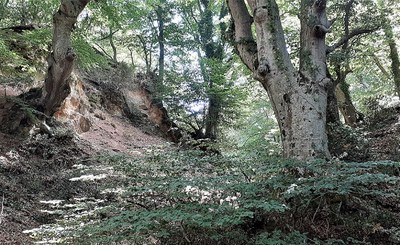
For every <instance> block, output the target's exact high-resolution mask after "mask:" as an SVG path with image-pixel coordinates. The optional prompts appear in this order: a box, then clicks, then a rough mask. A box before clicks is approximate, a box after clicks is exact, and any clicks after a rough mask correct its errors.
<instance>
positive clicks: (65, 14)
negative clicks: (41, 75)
mask: <svg viewBox="0 0 400 245" xmlns="http://www.w3.org/2000/svg"><path fill="white" fill-rule="evenodd" d="M89 1H90V0H61V5H60V8H59V10H58V11H57V12H56V13H55V14H54V15H53V41H52V53H51V54H50V55H49V57H48V60H47V62H48V72H47V77H46V79H45V86H44V94H43V101H42V104H43V106H44V111H45V113H46V114H47V115H52V114H53V113H54V112H56V111H57V108H58V107H59V106H60V105H61V103H62V102H63V100H64V99H65V98H66V97H67V96H68V94H69V92H70V85H69V81H68V79H69V77H70V75H71V72H72V69H73V66H74V60H75V57H76V55H75V53H74V51H73V49H72V45H71V33H72V30H73V28H74V24H75V23H76V21H77V18H78V15H79V14H80V13H81V12H82V10H83V9H84V8H85V6H86V5H87V4H88V3H89Z"/></svg>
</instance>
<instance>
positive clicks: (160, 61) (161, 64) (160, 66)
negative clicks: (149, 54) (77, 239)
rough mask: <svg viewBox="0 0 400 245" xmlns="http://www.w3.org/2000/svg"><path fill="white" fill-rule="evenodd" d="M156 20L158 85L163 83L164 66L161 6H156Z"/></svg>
mask: <svg viewBox="0 0 400 245" xmlns="http://www.w3.org/2000/svg"><path fill="white" fill-rule="evenodd" d="M156 13H157V21H158V46H159V48H160V53H159V57H158V86H160V87H161V86H162V85H163V83H164V66H165V37H164V18H163V9H162V7H161V6H158V7H157V10H156Z"/></svg>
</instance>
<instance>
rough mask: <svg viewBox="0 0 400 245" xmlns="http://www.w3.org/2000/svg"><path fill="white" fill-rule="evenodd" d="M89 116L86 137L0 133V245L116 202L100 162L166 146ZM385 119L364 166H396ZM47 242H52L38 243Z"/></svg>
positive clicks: (394, 130) (374, 132)
mask: <svg viewBox="0 0 400 245" xmlns="http://www.w3.org/2000/svg"><path fill="white" fill-rule="evenodd" d="M5 101H6V100H4V98H3V99H1V98H0V116H1V114H2V113H3V114H4V113H9V112H10V110H9V109H10V108H9V107H8V106H7V105H6V102H5ZM93 113H96V114H97V116H94V117H93V118H94V121H93V124H92V127H91V130H90V131H88V132H86V133H81V134H76V133H72V134H71V133H65V134H60V135H56V136H50V135H47V134H34V135H32V136H31V137H28V138H26V137H25V138H22V137H18V136H16V135H15V134H14V135H13V134H6V133H1V132H0V191H1V192H0V193H1V195H0V244H31V243H33V240H32V238H31V236H35V235H36V234H38V233H40V231H39V230H38V229H39V228H40V229H41V230H42V231H43V230H44V229H46V228H49V229H50V227H51V229H53V230H55V231H56V230H57V229H63V228H62V227H54V226H51V224H54V223H56V221H57V220H59V219H60V218H62V219H68V218H71V217H72V216H73V215H76V214H77V213H79V215H85V212H90V210H94V209H95V207H96V206H101V205H105V203H106V202H107V200H111V199H113V198H115V196H114V195H113V193H112V192H113V191H112V190H111V191H110V192H104V189H102V188H100V186H101V185H102V184H104V181H106V180H107V183H108V184H109V185H110V186H111V187H113V184H112V182H113V181H115V182H117V181H118V178H120V177H121V176H119V173H117V172H115V171H114V170H113V168H112V167H111V166H108V165H104V161H99V158H101V157H104V156H107V155H113V154H129V155H141V154H143V153H144V152H146V151H147V150H148V149H150V148H154V147H169V146H170V145H169V144H168V142H167V141H166V140H165V139H163V138H161V137H160V136H158V135H159V134H158V133H156V132H151V130H150V131H149V130H148V128H147V129H144V128H141V127H140V126H135V125H134V124H133V123H132V122H130V121H129V120H128V119H127V118H124V117H123V116H120V115H114V114H113V113H110V112H107V111H106V110H102V111H99V110H97V111H96V112H93ZM99 115H100V116H99ZM385 118H387V119H386V120H378V121H379V125H378V126H376V127H370V129H371V130H370V131H368V132H366V135H367V137H368V138H369V142H370V143H369V155H370V157H369V160H400V153H399V139H400V125H399V122H398V114H396V113H394V114H393V116H392V117H385ZM110 183H111V184H110ZM115 186H117V185H115ZM115 186H114V187H115ZM55 237H57V236H55ZM36 238H37V237H36ZM39 240H40V239H39ZM52 242H54V243H55V242H56V240H54V241H49V240H44V241H43V243H44V244H48V243H52Z"/></svg>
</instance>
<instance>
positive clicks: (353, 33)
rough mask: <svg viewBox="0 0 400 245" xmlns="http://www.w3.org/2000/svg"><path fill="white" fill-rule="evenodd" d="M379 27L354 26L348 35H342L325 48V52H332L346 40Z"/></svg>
mask: <svg viewBox="0 0 400 245" xmlns="http://www.w3.org/2000/svg"><path fill="white" fill-rule="evenodd" d="M378 29H379V27H374V28H356V29H354V30H352V31H351V32H350V33H349V34H348V35H346V36H343V37H342V38H341V39H339V41H337V42H336V43H335V44H334V45H332V46H329V47H328V48H327V49H326V53H327V54H329V53H332V52H333V51H335V50H336V49H337V48H339V47H341V46H342V45H344V44H345V43H346V42H348V41H349V40H350V39H352V38H354V37H357V36H360V35H363V34H368V33H372V32H374V31H376V30H378Z"/></svg>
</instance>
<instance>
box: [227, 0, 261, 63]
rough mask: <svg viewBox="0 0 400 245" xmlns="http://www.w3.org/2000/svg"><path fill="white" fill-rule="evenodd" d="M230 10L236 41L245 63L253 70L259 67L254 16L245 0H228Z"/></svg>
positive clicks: (236, 46)
mask: <svg viewBox="0 0 400 245" xmlns="http://www.w3.org/2000/svg"><path fill="white" fill-rule="evenodd" d="M227 3H228V8H229V12H230V14H231V16H232V20H233V23H234V39H235V40H234V43H235V48H236V50H237V51H238V53H239V56H240V58H241V59H242V61H243V63H244V64H245V65H246V66H247V67H248V68H249V69H250V70H252V71H255V70H256V69H257V65H256V62H257V44H256V42H255V40H254V37H253V33H252V30H251V25H252V23H253V18H252V17H251V16H250V14H249V11H248V10H247V6H246V4H245V2H244V0H227Z"/></svg>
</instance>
